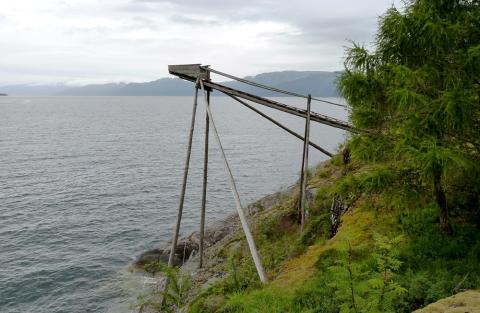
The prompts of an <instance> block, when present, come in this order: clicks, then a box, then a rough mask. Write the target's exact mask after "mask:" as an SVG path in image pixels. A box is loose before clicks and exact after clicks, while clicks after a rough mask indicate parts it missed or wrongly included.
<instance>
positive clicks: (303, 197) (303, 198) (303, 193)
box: [300, 94, 312, 233]
mask: <svg viewBox="0 0 480 313" xmlns="http://www.w3.org/2000/svg"><path fill="white" fill-rule="evenodd" d="M311 102H312V96H311V95H310V94H309V95H308V99H307V116H306V119H305V137H304V138H305V140H304V142H303V159H302V173H301V176H300V220H301V221H300V232H302V233H303V229H304V227H305V205H306V202H307V179H308V147H309V146H310V105H311Z"/></svg>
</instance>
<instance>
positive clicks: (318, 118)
mask: <svg viewBox="0 0 480 313" xmlns="http://www.w3.org/2000/svg"><path fill="white" fill-rule="evenodd" d="M204 85H205V86H207V87H210V88H212V89H215V90H218V91H221V92H223V93H226V94H229V95H232V96H236V97H239V98H242V99H245V100H249V101H252V102H255V103H258V104H261V105H265V106H267V107H270V108H273V109H276V110H280V111H283V112H286V113H290V114H293V115H296V116H299V117H303V118H306V117H307V111H306V110H302V109H299V108H296V107H293V106H290V105H287V104H283V103H280V102H278V101H274V100H271V99H267V98H262V97H259V96H256V95H253V94H250V93H247V92H243V91H240V90H236V89H233V88H229V87H226V86H223V85H221V84H217V83H213V82H209V81H205V82H204ZM310 119H311V120H312V121H314V122H318V123H321V124H325V125H329V126H332V127H335V128H340V129H344V130H348V131H351V132H359V130H358V129H357V128H355V127H353V126H352V125H350V124H349V123H347V122H344V121H341V120H338V119H335V118H332V117H328V116H326V115H322V114H319V113H315V112H311V113H310Z"/></svg>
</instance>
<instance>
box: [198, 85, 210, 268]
mask: <svg viewBox="0 0 480 313" xmlns="http://www.w3.org/2000/svg"><path fill="white" fill-rule="evenodd" d="M206 105H208V106H209V105H210V92H209V91H208V92H207V103H206ZM205 115H206V116H205V150H204V158H203V187H202V211H201V213H200V247H199V251H198V252H199V255H200V258H199V263H198V267H199V268H202V266H203V241H204V236H205V207H206V202H207V178H208V134H209V131H210V119H209V117H208V114H205Z"/></svg>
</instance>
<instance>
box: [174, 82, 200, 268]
mask: <svg viewBox="0 0 480 313" xmlns="http://www.w3.org/2000/svg"><path fill="white" fill-rule="evenodd" d="M197 98H198V87H197V86H195V97H194V100H193V111H192V120H191V123H190V133H189V137H188V145H187V155H186V157H185V165H184V168H183V182H182V189H181V191H180V202H179V205H178V211H177V224H176V226H175V231H174V233H173V239H172V246H171V248H170V256H169V258H168V266H169V267H171V266H172V264H173V258H174V257H175V249H176V247H177V241H178V234H179V232H180V224H181V222H182V213H183V203H184V201H185V190H186V189H187V178H188V169H189V166H190V156H191V154H192V140H193V130H194V129H195V115H196V112H197Z"/></svg>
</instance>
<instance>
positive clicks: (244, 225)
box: [200, 81, 267, 283]
mask: <svg viewBox="0 0 480 313" xmlns="http://www.w3.org/2000/svg"><path fill="white" fill-rule="evenodd" d="M200 87H201V88H202V91H203V97H204V100H205V108H206V111H207V115H208V117H209V118H210V123H211V125H212V131H213V134H214V138H215V141H216V142H217V145H218V148H219V150H220V156H221V157H222V160H223V165H224V167H225V171H226V172H227V176H228V178H229V180H228V182H229V184H230V188H231V189H232V193H233V197H234V199H235V205H236V209H237V213H238V217H239V218H240V223H241V224H242V228H243V232H244V233H245V237H246V239H247V243H248V247H249V248H250V253H251V254H252V258H253V262H254V263H255V267H256V268H257V273H258V277H259V278H260V281H261V282H262V283H265V282H266V281H267V278H266V276H265V272H264V270H263V267H262V263H261V262H260V257H259V256H258V252H257V248H256V247H255V242H254V240H253V236H252V233H251V232H250V228H249V226H248V222H247V218H246V217H245V213H244V212H243V208H242V204H241V202H240V195H239V194H238V190H237V186H236V185H235V180H234V179H233V174H232V171H231V169H230V166H229V165H228V161H227V157H226V156H225V151H224V150H223V147H222V142H221V141H220V137H219V135H218V131H217V127H216V126H215V122H214V120H213V117H212V112H211V110H210V107H209V106H208V99H207V94H206V92H205V89H204V86H203V82H202V81H200Z"/></svg>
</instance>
